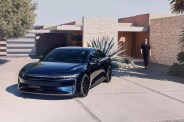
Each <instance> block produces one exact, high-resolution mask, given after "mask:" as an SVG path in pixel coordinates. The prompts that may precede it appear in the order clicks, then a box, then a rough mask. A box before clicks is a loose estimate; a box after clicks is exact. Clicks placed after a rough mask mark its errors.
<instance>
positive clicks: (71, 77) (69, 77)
mask: <svg viewBox="0 0 184 122" xmlns="http://www.w3.org/2000/svg"><path fill="white" fill-rule="evenodd" d="M77 77H78V74H73V75H64V76H61V78H63V79H74V78H77Z"/></svg>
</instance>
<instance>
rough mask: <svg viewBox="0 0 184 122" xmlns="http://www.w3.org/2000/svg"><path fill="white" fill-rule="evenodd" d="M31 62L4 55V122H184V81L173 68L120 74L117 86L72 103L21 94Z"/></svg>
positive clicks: (0, 80) (0, 92)
mask: <svg viewBox="0 0 184 122" xmlns="http://www.w3.org/2000/svg"><path fill="white" fill-rule="evenodd" d="M30 61H34V60H32V59H29V58H27V57H22V58H15V57H0V72H1V73H0V122H25V121H26V122H33V121H34V122H50V121H53V122H62V121H67V122H68V121H69V122H83V121H85V122H175V121H176V122H184V84H183V83H184V79H183V78H178V77H173V76H169V75H168V74H167V70H168V67H167V66H163V65H157V64H151V65H150V69H148V70H145V69H143V68H142V67H139V68H137V69H131V70H123V69H122V70H115V71H114V72H113V73H114V77H113V78H112V82H111V83H101V84H99V85H98V86H96V87H94V88H93V89H91V90H90V94H89V95H88V96H87V97H86V98H74V99H71V98H63V97H52V96H40V95H26V94H21V93H20V92H18V91H17V89H16V87H17V85H16V84H17V75H18V72H19V70H20V69H21V68H22V66H23V65H25V64H26V63H28V62H30Z"/></svg>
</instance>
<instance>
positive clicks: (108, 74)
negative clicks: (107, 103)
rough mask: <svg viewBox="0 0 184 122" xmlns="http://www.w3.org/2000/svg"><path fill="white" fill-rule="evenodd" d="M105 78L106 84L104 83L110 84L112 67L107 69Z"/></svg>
mask: <svg viewBox="0 0 184 122" xmlns="http://www.w3.org/2000/svg"><path fill="white" fill-rule="evenodd" d="M105 77H106V80H105V81H104V82H106V83H109V82H111V78H112V66H109V67H108V68H107V72H106V75H105Z"/></svg>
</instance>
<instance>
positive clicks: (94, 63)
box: [89, 50, 100, 84]
mask: <svg viewBox="0 0 184 122" xmlns="http://www.w3.org/2000/svg"><path fill="white" fill-rule="evenodd" d="M89 63H90V81H91V84H93V83H94V81H95V80H96V79H97V76H98V75H99V70H100V67H99V63H98V55H97V53H96V50H95V51H94V52H92V53H91V54H90V58H89Z"/></svg>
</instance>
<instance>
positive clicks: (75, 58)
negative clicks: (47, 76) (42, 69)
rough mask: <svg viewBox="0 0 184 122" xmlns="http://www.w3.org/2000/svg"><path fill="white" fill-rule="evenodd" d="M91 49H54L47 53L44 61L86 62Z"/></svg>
mask: <svg viewBox="0 0 184 122" xmlns="http://www.w3.org/2000/svg"><path fill="white" fill-rule="evenodd" d="M88 54H89V51H87V50H82V49H81V50H80V49H54V50H52V51H51V52H50V53H49V54H48V55H46V56H45V57H44V58H43V59H42V61H48V62H66V63H85V62H86V61H87V57H88Z"/></svg>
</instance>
